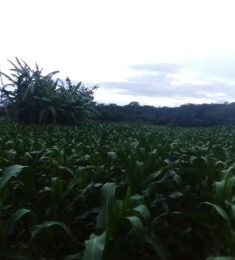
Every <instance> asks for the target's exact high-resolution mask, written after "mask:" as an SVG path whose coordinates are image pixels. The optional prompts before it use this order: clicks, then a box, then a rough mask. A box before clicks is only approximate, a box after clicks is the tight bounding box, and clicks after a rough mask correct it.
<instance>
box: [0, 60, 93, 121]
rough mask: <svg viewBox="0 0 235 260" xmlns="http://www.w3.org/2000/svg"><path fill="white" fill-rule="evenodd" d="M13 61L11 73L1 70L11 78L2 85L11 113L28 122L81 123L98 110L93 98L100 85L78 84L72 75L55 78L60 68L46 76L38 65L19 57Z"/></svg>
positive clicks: (6, 103)
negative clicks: (64, 78)
mask: <svg viewBox="0 0 235 260" xmlns="http://www.w3.org/2000/svg"><path fill="white" fill-rule="evenodd" d="M9 62H10V63H11V65H12V67H13V68H12V69H11V71H12V73H11V75H7V74H5V73H3V72H0V75H2V76H3V77H5V78H6V79H7V80H8V83H7V84H4V85H3V86H2V87H1V103H2V105H3V106H4V107H5V109H6V111H7V115H8V117H10V118H12V119H15V120H16V121H18V122H21V123H27V124H42V123H47V124H48V123H53V124H55V123H59V124H77V123H80V122H82V121H84V120H86V119H89V118H93V117H94V116H95V115H96V114H97V112H96V110H95V109H94V102H93V91H94V89H95V88H96V86H95V87H92V88H88V87H85V86H84V85H83V84H82V83H81V82H79V83H78V84H75V85H74V84H72V82H71V81H70V79H69V78H67V79H66V81H65V82H63V81H62V80H60V79H56V80H54V79H53V76H54V75H56V74H57V73H58V72H59V71H53V72H51V73H49V74H47V75H45V76H44V75H43V74H42V69H39V67H38V65H36V68H35V69H32V68H30V67H29V65H28V64H27V63H26V62H25V61H20V60H19V59H18V58H16V63H13V62H12V61H9Z"/></svg>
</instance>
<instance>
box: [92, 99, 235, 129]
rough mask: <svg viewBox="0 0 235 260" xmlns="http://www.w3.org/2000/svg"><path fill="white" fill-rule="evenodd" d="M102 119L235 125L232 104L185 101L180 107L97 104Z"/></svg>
mask: <svg viewBox="0 0 235 260" xmlns="http://www.w3.org/2000/svg"><path fill="white" fill-rule="evenodd" d="M97 110H98V112H99V113H100V116H99V118H100V120H101V121H102V122H131V123H147V124H156V125H167V126H220V125H227V126H228V125H235V103H224V104H202V105H195V104H186V105H182V106H180V107H174V108H170V107H158V108H157V107H153V106H140V105H139V103H138V102H131V103H130V104H128V105H125V106H118V105H116V104H109V105H104V104H99V105H97Z"/></svg>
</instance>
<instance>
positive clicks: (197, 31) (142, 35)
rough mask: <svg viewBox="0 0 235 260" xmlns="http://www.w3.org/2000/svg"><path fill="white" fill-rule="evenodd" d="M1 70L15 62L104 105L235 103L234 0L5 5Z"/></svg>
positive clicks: (63, 0) (12, 1)
mask: <svg viewBox="0 0 235 260" xmlns="http://www.w3.org/2000/svg"><path fill="white" fill-rule="evenodd" d="M0 3H1V14H0V24H1V35H0V37H1V41H0V47H1V48H0V69H1V70H2V71H7V70H8V69H9V67H10V66H9V64H8V63H7V61H6V60H7V59H11V60H13V59H14V57H15V56H17V57H19V58H23V59H24V60H25V61H26V62H28V63H30V64H34V63H35V62H37V63H38V64H39V65H40V66H42V67H43V68H44V70H45V72H48V71H53V70H57V69H58V70H60V77H61V78H64V77H65V76H69V77H70V78H71V79H73V80H78V81H80V80H81V81H83V82H87V83H94V84H98V85H99V86H100V88H99V89H98V90H97V91H96V94H95V98H96V100H97V101H98V102H104V103H117V104H127V103H129V102H131V101H138V102H139V103H140V104H149V105H154V106H163V105H167V106H177V105H180V104H184V103H212V102H213V103H215V102H225V101H234V100H235V29H234V26H235V15H234V13H235V1H234V0H40V1H39V0H0Z"/></svg>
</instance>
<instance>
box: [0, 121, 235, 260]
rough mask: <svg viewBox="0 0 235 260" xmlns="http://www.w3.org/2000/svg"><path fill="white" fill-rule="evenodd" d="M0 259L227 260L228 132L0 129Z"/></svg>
mask: <svg viewBox="0 0 235 260" xmlns="http://www.w3.org/2000/svg"><path fill="white" fill-rule="evenodd" d="M0 169H1V171H0V258H1V259H64V260H69V259H84V260H86V259H205V258H216V257H218V256H227V257H228V256H231V257H232V256H235V233H234V232H235V230H234V228H235V204H234V198H235V197H234V191H235V189H234V188H235V177H234V173H235V129H234V128H223V127H221V128H211V129H209V128H208V129H207V128H197V129H196V128H195V129H194V128H192V129H183V128H166V127H154V126H139V125H120V124H116V125H115V124H113V125H105V124H91V125H84V126H80V127H72V126H71V127H62V126H40V127H38V126H22V125H18V124H13V123H7V122H2V123H1V124H0Z"/></svg>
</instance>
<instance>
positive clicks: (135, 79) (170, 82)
mask: <svg viewBox="0 0 235 260" xmlns="http://www.w3.org/2000/svg"><path fill="white" fill-rule="evenodd" d="M210 65H211V66H210ZM224 65H225V64H224ZM130 68H131V69H133V70H134V71H135V72H136V74H135V75H134V76H132V77H130V78H128V80H127V81H123V82H104V83H102V84H101V87H102V88H104V89H106V90H113V91H115V92H116V93H117V94H120V95H123V96H124V95H131V96H134V97H136V99H137V100H138V98H141V97H148V98H153V97H155V98H168V99H169V98H171V99H172V100H173V99H174V100H176V99H177V100H187V99H188V100H191V99H201V100H203V99H206V100H208V101H211V102H216V101H217V100H224V101H225V100H227V101H231V100H232V99H235V91H234V89H235V84H234V82H231V84H227V83H228V82H227V81H226V80H228V78H227V77H226V75H225V74H224V73H222V72H221V73H220V74H218V75H219V76H220V77H219V78H216V77H215V75H217V73H216V72H217V69H214V68H218V67H217V66H216V65H215V64H213V63H208V64H207V70H205V72H204V76H203V77H202V78H200V77H198V78H196V79H194V81H193V82H192V81H191V82H190V81H189V82H187V80H179V79H181V78H182V79H183V78H184V77H185V76H187V75H186V74H187V70H188V68H187V66H186V65H182V64H173V63H159V64H139V65H132V66H131V67H130ZM198 71H199V70H198ZM198 71H196V70H195V72H198ZM199 74H200V73H199ZM221 75H223V76H224V79H223V78H222V77H221ZM231 75H232V73H231ZM234 78H235V73H234Z"/></svg>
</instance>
